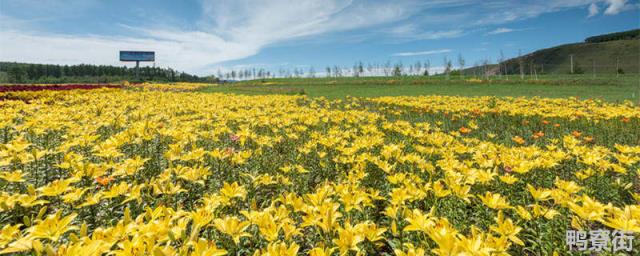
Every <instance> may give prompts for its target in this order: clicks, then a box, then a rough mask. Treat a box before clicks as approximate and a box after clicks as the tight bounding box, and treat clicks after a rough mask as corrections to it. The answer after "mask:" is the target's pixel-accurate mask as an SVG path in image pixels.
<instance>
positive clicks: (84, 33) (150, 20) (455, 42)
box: [0, 0, 640, 75]
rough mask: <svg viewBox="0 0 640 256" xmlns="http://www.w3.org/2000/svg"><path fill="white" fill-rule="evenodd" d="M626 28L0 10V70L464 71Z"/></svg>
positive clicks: (438, 10)
mask: <svg viewBox="0 0 640 256" xmlns="http://www.w3.org/2000/svg"><path fill="white" fill-rule="evenodd" d="M638 27H640V3H639V1H638V0H595V1H593V0H564V1H557V0H546V1H545V0H537V1H536V0H527V1H490V0H487V1H482V0H435V1H418V0H396V1H383V0H352V1H340V0H270V1H248V0H235V1H233V0H216V1H205V0H181V1H169V0H141V1H125V0H111V1H106V0H104V1H98V0H66V1H62V0H60V1H56V0H0V61H18V62H29V63H56V64H80V63H89V64H108V65H123V63H120V62H118V51H119V50H153V51H156V60H157V62H156V65H157V66H162V67H172V68H175V69H178V70H182V71H187V72H191V73H195V74H199V75H207V74H216V73H217V71H218V70H222V71H223V72H224V71H228V70H232V69H242V68H247V67H255V68H265V69H270V70H278V69H280V68H285V69H293V68H304V69H308V68H309V67H314V69H316V70H317V71H322V70H324V68H325V67H326V66H333V65H339V66H346V67H349V66H352V65H353V64H354V63H355V62H357V61H362V62H364V63H367V62H377V63H384V62H387V61H390V62H391V63H397V62H400V61H401V62H403V63H405V64H410V63H414V62H416V61H425V60H430V62H431V63H432V64H431V65H432V67H434V69H437V68H438V66H441V65H442V61H443V58H444V57H445V56H446V57H448V58H450V59H455V58H457V56H458V55H459V54H462V55H463V56H464V58H465V59H466V62H467V65H472V64H473V63H476V62H480V61H482V60H483V59H490V60H492V61H495V60H496V59H497V58H498V57H499V53H500V51H501V50H502V51H503V52H504V55H505V57H513V56H516V55H517V54H518V51H519V50H521V51H522V52H523V53H527V52H530V51H533V50H536V49H540V48H545V47H550V46H554V45H558V44H563V43H571V42H578V41H582V40H583V39H584V38H585V37H588V36H591V35H597V34H601V33H608V32H614V31H621V30H627V29H634V28H638Z"/></svg>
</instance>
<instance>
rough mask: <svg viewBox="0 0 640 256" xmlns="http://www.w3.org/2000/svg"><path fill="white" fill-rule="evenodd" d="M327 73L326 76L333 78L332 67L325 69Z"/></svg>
mask: <svg viewBox="0 0 640 256" xmlns="http://www.w3.org/2000/svg"><path fill="white" fill-rule="evenodd" d="M325 73H326V74H325V75H326V77H331V67H327V68H326V69H325Z"/></svg>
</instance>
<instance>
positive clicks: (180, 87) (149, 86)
mask: <svg viewBox="0 0 640 256" xmlns="http://www.w3.org/2000/svg"><path fill="white" fill-rule="evenodd" d="M125 85H126V86H127V87H131V88H138V89H143V90H150V91H195V90H198V89H201V88H203V87H208V86H215V85H216V84H209V83H186V82H176V83H148V82H145V83H142V84H129V83H126V84H125Z"/></svg>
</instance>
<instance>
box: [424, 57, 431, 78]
mask: <svg viewBox="0 0 640 256" xmlns="http://www.w3.org/2000/svg"><path fill="white" fill-rule="evenodd" d="M430 68H431V61H430V60H426V61H425V62H424V73H423V75H424V76H426V77H427V78H429V69H430Z"/></svg>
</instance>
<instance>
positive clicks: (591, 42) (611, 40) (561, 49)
mask: <svg viewBox="0 0 640 256" xmlns="http://www.w3.org/2000/svg"><path fill="white" fill-rule="evenodd" d="M639 33H640V30H630V31H624V32H619V33H612V34H606V35H600V36H594V37H589V38H587V40H585V42H582V43H573V44H565V45H560V46H556V47H552V48H547V49H542V50H538V51H535V52H532V53H529V54H527V55H524V56H521V57H519V58H512V59H509V60H507V61H505V62H503V63H502V69H503V70H506V71H507V72H508V73H509V74H519V73H520V67H521V66H522V69H523V72H524V73H525V74H529V73H530V72H532V71H535V72H537V73H538V74H542V73H545V74H568V73H571V59H572V58H573V71H574V73H578V74H580V73H584V74H591V73H593V72H594V71H595V73H596V74H615V73H616V70H617V69H619V70H620V71H621V72H624V73H630V74H638V73H640V39H639V38H640V36H639V35H638V34H639Z"/></svg>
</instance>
